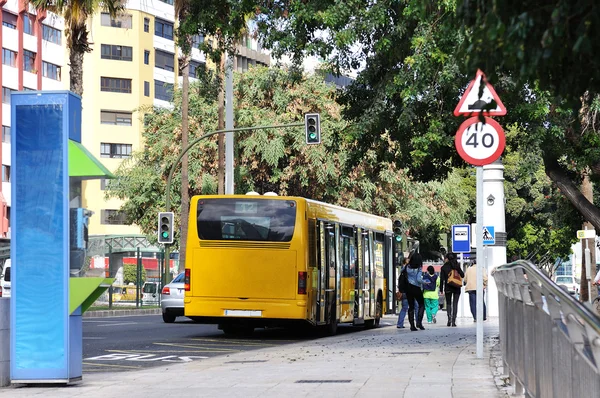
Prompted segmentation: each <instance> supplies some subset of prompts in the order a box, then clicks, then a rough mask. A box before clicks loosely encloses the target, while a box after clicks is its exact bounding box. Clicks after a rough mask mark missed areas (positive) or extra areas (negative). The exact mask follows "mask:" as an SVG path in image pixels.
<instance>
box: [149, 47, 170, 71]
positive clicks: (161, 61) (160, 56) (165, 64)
mask: <svg viewBox="0 0 600 398" xmlns="http://www.w3.org/2000/svg"><path fill="white" fill-rule="evenodd" d="M154 66H156V67H157V68H160V69H164V70H168V71H171V72H173V71H174V70H175V54H171V53H167V52H164V51H160V50H156V51H154Z"/></svg>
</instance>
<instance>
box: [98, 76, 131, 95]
mask: <svg viewBox="0 0 600 398" xmlns="http://www.w3.org/2000/svg"><path fill="white" fill-rule="evenodd" d="M100 91H110V92H112V93H131V79H118V78H116V77H101V78H100Z"/></svg>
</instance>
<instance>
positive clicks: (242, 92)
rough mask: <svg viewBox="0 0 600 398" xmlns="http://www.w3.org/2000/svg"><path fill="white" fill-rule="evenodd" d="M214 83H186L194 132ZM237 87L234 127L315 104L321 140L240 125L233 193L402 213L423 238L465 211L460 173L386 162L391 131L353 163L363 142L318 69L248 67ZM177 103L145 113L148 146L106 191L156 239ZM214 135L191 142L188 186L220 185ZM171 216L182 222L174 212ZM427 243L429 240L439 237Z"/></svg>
mask: <svg viewBox="0 0 600 398" xmlns="http://www.w3.org/2000/svg"><path fill="white" fill-rule="evenodd" d="M210 87H211V84H210V83H209V82H208V81H207V82H206V83H205V84H200V85H193V86H192V88H191V94H190V126H191V129H190V131H192V132H194V133H192V134H193V135H194V137H191V139H194V138H196V137H199V136H201V135H202V134H203V133H205V132H208V131H212V130H214V129H215V125H216V123H217V120H216V112H215V110H216V107H217V106H218V105H217V101H216V100H215V96H214V95H215V93H214V90H213V91H211V89H210ZM234 95H235V99H236V102H235V105H236V109H235V118H236V125H237V126H239V127H244V126H255V125H269V124H271V125H274V124H283V123H291V122H294V121H300V120H303V115H304V114H305V113H308V112H320V113H321V115H322V131H323V134H322V144H321V145H306V143H305V137H304V131H303V129H302V128H296V129H282V130H258V131H254V132H240V133H238V134H237V139H236V142H237V145H238V148H237V150H238V155H237V157H236V158H237V159H238V163H237V166H238V167H237V169H238V173H237V177H236V178H237V181H236V191H237V192H239V193H243V192H247V191H250V190H254V191H258V192H261V193H264V192H268V191H274V192H277V193H278V194H280V195H298V196H304V197H308V198H313V199H316V200H320V201H324V202H328V203H334V204H339V205H343V206H348V207H351V208H355V209H358V210H363V211H368V212H371V213H374V214H380V215H384V216H393V217H394V218H400V219H402V220H404V221H405V223H406V225H407V226H408V227H409V228H411V229H412V231H413V233H414V234H416V235H418V236H419V238H420V239H422V240H424V241H425V240H427V239H426V238H427V237H428V236H430V235H435V237H436V238H437V234H438V233H439V231H440V229H442V228H444V229H447V228H449V226H450V225H451V224H452V223H457V222H462V221H463V220H464V219H465V212H466V209H467V207H468V204H467V203H466V201H464V195H465V194H464V192H462V190H461V189H462V188H460V187H461V183H460V179H461V176H459V175H451V177H450V179H449V180H448V181H447V182H444V183H440V182H432V183H421V182H415V181H412V180H411V178H410V177H409V175H408V174H407V173H406V172H405V171H404V170H402V169H399V168H398V167H397V166H396V164H395V162H392V161H389V160H386V159H388V158H389V159H393V158H395V157H396V156H398V154H399V152H400V150H401V146H400V145H399V144H398V143H397V142H394V141H392V140H391V139H390V137H389V135H387V134H382V135H378V136H377V137H376V138H375V139H374V141H375V142H374V144H373V145H372V149H371V150H368V151H366V152H361V154H362V155H364V156H363V157H362V160H361V161H360V162H356V161H355V158H356V156H357V153H356V151H357V150H358V148H359V147H360V146H359V144H358V141H357V140H356V139H354V134H353V133H351V132H349V131H350V130H352V126H349V125H348V124H347V123H346V122H345V121H343V120H342V118H341V112H342V107H341V106H340V105H339V104H338V103H337V102H336V98H337V97H336V96H337V93H336V90H335V88H334V87H332V86H330V85H327V84H325V83H324V82H323V79H322V78H321V77H319V76H312V77H307V78H301V79H300V80H298V76H297V75H296V74H294V73H289V72H287V71H284V70H280V69H276V68H273V69H267V68H252V69H251V70H250V71H249V72H246V73H244V74H239V75H238V74H236V76H235V91H234ZM179 103H180V99H179V97H177V96H176V98H175V104H176V108H175V109H173V110H168V109H155V110H154V111H153V112H152V113H149V114H148V115H147V118H146V130H145V132H144V138H145V140H146V143H147V145H146V147H145V149H144V150H143V151H140V152H136V153H134V154H133V156H132V158H130V159H128V160H126V161H125V162H123V163H122V165H121V167H120V168H119V169H118V170H117V171H116V175H117V181H116V183H111V184H110V185H109V189H108V191H107V194H108V195H109V196H116V197H119V198H122V199H125V200H126V201H125V203H124V205H123V207H122V210H123V211H125V213H126V214H127V217H128V219H130V220H137V223H138V224H139V225H140V226H141V228H142V230H143V231H144V232H145V233H147V234H148V235H149V236H150V238H151V239H156V238H155V228H156V225H155V220H154V217H153V216H152V215H154V214H156V211H157V210H158V209H159V208H160V207H161V205H162V201H163V198H164V188H165V187H164V185H165V180H166V174H167V172H168V169H169V167H170V165H171V164H172V163H173V162H174V160H175V158H176V156H177V154H178V152H177V151H173V148H176V147H177V146H178V143H179V139H180V133H179V117H180V116H179V114H180V113H179V111H178V107H179ZM215 141H216V140H215V139H214V138H210V139H206V140H204V141H201V142H200V143H199V144H198V145H196V146H195V147H194V148H192V149H191V150H190V159H192V161H191V162H190V177H191V178H190V192H191V193H192V194H201V193H202V194H210V193H215V191H216V185H217V184H216V181H215V178H214V175H215V174H216V169H217V161H216V160H217V156H216V151H217V146H216V142H215ZM175 178H177V177H175ZM171 196H172V198H173V202H174V205H177V202H178V201H179V196H178V193H177V192H175V191H173V192H172V193H171ZM148 215H150V216H148ZM176 218H178V220H177V222H178V223H179V222H180V221H179V215H176ZM176 238H179V237H178V236H177V237H176ZM431 241H432V247H433V245H437V244H438V243H437V241H435V242H433V241H434V239H431ZM438 247H439V246H435V247H434V248H435V249H436V250H437V249H438Z"/></svg>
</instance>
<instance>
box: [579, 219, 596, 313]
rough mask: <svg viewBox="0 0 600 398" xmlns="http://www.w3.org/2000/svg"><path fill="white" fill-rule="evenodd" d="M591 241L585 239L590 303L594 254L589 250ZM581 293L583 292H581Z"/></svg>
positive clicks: (586, 273) (586, 272) (589, 300)
mask: <svg viewBox="0 0 600 398" xmlns="http://www.w3.org/2000/svg"><path fill="white" fill-rule="evenodd" d="M587 229H588V228H587V225H586V226H585V230H586V231H587ZM589 241H590V240H589V239H587V234H586V239H585V278H586V279H587V284H588V302H590V303H591V302H592V300H593V298H592V253H591V252H590V248H589ZM580 293H581V292H580Z"/></svg>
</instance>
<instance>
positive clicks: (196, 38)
mask: <svg viewBox="0 0 600 398" xmlns="http://www.w3.org/2000/svg"><path fill="white" fill-rule="evenodd" d="M203 42H204V35H193V36H192V48H198V47H200V44H202V43H203Z"/></svg>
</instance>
